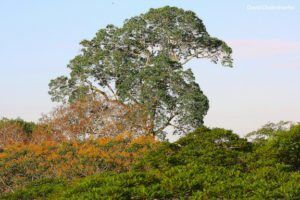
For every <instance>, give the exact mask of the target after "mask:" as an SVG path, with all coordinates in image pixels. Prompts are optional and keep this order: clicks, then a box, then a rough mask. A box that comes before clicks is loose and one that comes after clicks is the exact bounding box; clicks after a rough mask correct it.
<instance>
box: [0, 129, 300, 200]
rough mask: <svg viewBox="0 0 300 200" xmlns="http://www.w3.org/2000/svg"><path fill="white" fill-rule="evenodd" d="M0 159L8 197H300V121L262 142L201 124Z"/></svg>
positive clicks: (20, 151) (14, 151)
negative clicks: (172, 134)
mask: <svg viewBox="0 0 300 200" xmlns="http://www.w3.org/2000/svg"><path fill="white" fill-rule="evenodd" d="M0 157H1V159H0V169H1V170H0V172H1V181H2V185H1V188H3V187H5V188H6V190H5V191H6V192H9V191H10V193H8V194H6V195H4V196H2V199H45V198H47V199H101V198H103V199H178V198H190V199H211V198H218V199H297V198H298V197H299V196H300V184H299V183H300V172H299V160H300V125H294V126H292V127H291V128H290V129H289V130H276V131H273V132H272V133H271V134H269V136H268V137H267V138H266V139H265V140H259V142H257V141H256V140H255V139H254V140H252V142H249V141H247V140H246V139H243V138H240V137H239V136H238V135H236V134H234V133H232V132H231V131H228V130H224V129H217V128H216V129H208V128H205V127H202V128H199V129H197V130H196V131H194V132H192V133H189V134H187V135H186V136H184V137H182V138H181V139H179V140H178V141H177V142H175V143H169V142H157V141H155V140H154V139H153V138H150V137H138V138H130V137H128V136H126V135H125V136H122V137H121V136H120V137H118V138H115V139H99V140H95V141H85V142H81V143H74V142H73V143H71V142H66V143H62V144H47V145H46V144H43V145H29V146H28V145H26V146H24V145H23V146H22V145H17V146H12V147H9V148H8V149H5V150H4V152H3V153H1V154H0ZM3 182H4V183H5V185H3ZM2 192H3V190H2Z"/></svg>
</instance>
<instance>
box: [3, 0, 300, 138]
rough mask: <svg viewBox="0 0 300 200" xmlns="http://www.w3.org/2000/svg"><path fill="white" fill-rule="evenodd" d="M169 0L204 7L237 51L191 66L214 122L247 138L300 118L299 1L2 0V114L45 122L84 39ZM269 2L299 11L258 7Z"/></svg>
mask: <svg viewBox="0 0 300 200" xmlns="http://www.w3.org/2000/svg"><path fill="white" fill-rule="evenodd" d="M165 5H171V6H177V7H180V8H183V9H187V10H192V11H194V12H196V13H197V15H198V16H199V17H200V18H201V19H202V20H203V21H204V24H205V25H206V28H207V30H208V32H209V33H210V34H211V35H212V36H215V37H218V38H220V39H222V40H224V41H226V42H227V43H228V44H229V45H230V46H231V47H232V48H233V51H234V54H233V57H234V60H235V63H234V68H232V69H231V68H224V67H222V66H220V65H215V64H212V63H210V62H209V61H206V60H194V61H192V62H190V63H188V64H187V66H186V67H191V68H192V70H193V72H194V73H195V76H196V78H197V81H198V82H199V84H200V86H201V88H202V90H203V91H204V92H205V94H206V95H207V96H208V98H209V100H210V110H209V112H208V115H207V116H206V118H205V123H206V125H208V126H211V127H216V126H218V127H224V128H228V129H232V130H234V131H235V132H237V133H239V134H241V135H243V134H245V133H247V132H249V131H251V130H255V129H256V128H258V127H260V126H261V125H263V124H265V123H266V122H268V121H274V122H276V121H279V120H291V121H300V92H299V86H300V78H299V75H300V23H299V19H300V2H299V1H292V0H285V1H276V0H274V1H267V0H265V1H264V0H260V1H250V0H248V1H247V0H244V1H234V0H231V1H213V0H206V1H200V0H126V1H125V0H109V1H106V0H105V1H104V0H103V1H100V0H98V1H96V0H94V1H92V0H86V1H79V0H72V1H71V0H64V1H61V0H51V1H38V0H27V1H17V0H1V1H0V28H1V31H0V44H1V45H0V61H1V62H0V95H1V96H0V117H3V116H6V117H10V118H12V117H18V116H19V117H22V118H24V119H26V120H34V121H36V120H38V118H39V117H40V116H41V113H47V112H49V111H50V110H51V108H52V107H53V106H55V104H53V103H51V101H50V97H49V96H48V94H47V91H48V83H49V80H50V79H52V78H55V77H56V76H58V75H62V74H66V73H67V72H68V71H67V70H66V65H67V63H68V61H69V60H70V59H71V58H73V57H74V56H75V55H76V54H78V53H79V49H80V47H79V45H78V43H79V42H80V41H81V40H82V39H90V38H92V37H93V36H94V34H95V33H96V31H97V30H99V29H100V28H102V27H104V26H106V25H107V24H115V25H118V26H120V25H122V23H123V21H124V20H125V19H126V18H130V17H132V16H135V15H138V14H140V13H143V12H146V11H147V10H149V9H150V8H157V7H161V6H165ZM265 5H266V6H281V7H284V6H291V7H292V9H285V10H284V9H281V10H279V9H273V10H272V9H271V10H270V9H253V7H255V6H256V7H259V6H260V7H263V6H265ZM250 8H252V9H250Z"/></svg>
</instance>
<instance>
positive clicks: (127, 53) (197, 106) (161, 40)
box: [49, 7, 232, 135]
mask: <svg viewBox="0 0 300 200" xmlns="http://www.w3.org/2000/svg"><path fill="white" fill-rule="evenodd" d="M81 45H82V47H83V48H82V53H81V54H80V55H78V56H76V57H75V58H74V59H73V60H71V61H70V63H69V65H68V68H69V69H70V70H71V73H70V77H66V76H60V77H58V78H56V79H54V80H52V81H51V82H50V84H49V87H50V91H49V94H50V95H51V96H52V100H53V101H63V102H73V101H74V100H76V99H80V98H81V97H83V96H85V95H87V94H91V95H93V96H95V97H96V96H97V97H99V96H101V97H102V98H103V99H106V100H116V101H119V102H121V103H123V104H125V105H142V106H143V107H145V108H146V109H147V112H148V120H149V124H151V132H152V133H153V134H155V135H159V134H161V135H165V133H166V130H167V129H168V130H170V131H173V132H174V133H186V132H187V131H191V130H193V129H194V128H196V127H198V126H200V125H201V124H202V123H203V117H204V115H205V114H206V113H207V110H208V108H209V105H208V99H207V98H206V96H205V95H204V94H203V92H202V91H201V89H200V87H199V85H198V84H197V83H196V82H195V78H194V75H193V73H192V71H191V70H190V69H187V70H184V69H183V65H184V64H186V63H187V62H188V61H190V60H191V59H193V58H208V59H210V60H211V61H213V62H215V63H217V62H218V61H220V62H221V63H222V64H223V65H224V66H232V59H231V48H230V47H228V46H227V45H226V43H224V42H223V41H221V40H219V39H217V38H213V37H211V36H210V35H209V34H208V33H207V31H206V29H205V26H204V24H203V23H202V21H201V20H200V19H199V18H198V17H197V16H196V14H195V13H193V12H191V11H184V10H182V9H179V8H175V7H163V8H159V9H151V10H150V11H149V12H147V13H146V14H142V15H140V16H137V17H133V18H131V19H129V20H126V21H125V23H124V25H123V26H122V27H120V28H118V27H115V26H113V25H108V26H107V27H106V28H104V29H100V30H99V31H98V32H97V34H96V36H95V37H94V38H93V39H91V40H83V41H82V42H81ZM168 127H171V128H168Z"/></svg>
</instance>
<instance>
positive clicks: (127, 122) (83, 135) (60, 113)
mask: <svg viewBox="0 0 300 200" xmlns="http://www.w3.org/2000/svg"><path fill="white" fill-rule="evenodd" d="M146 117H147V116H146V114H145V112H143V111H142V108H141V107H139V106H138V105H132V106H127V105H124V104H122V103H120V102H119V101H105V100H93V99H90V98H82V99H80V100H77V101H75V102H73V103H71V104H66V105H61V106H59V107H58V108H56V109H54V111H53V112H51V113H50V114H48V115H45V116H43V118H42V119H41V120H40V124H39V128H40V129H41V130H39V129H37V130H36V131H35V132H34V139H35V140H37V141H43V140H54V141H63V140H69V139H71V140H74V139H75V140H76V139H80V140H83V139H90V138H94V139H96V138H103V137H106V138H110V137H115V136H117V135H119V134H122V133H124V132H128V133H132V134H133V136H135V137H136V136H139V135H145V134H147V133H148V132H149V130H148V129H149V127H148V126H147V118H146Z"/></svg>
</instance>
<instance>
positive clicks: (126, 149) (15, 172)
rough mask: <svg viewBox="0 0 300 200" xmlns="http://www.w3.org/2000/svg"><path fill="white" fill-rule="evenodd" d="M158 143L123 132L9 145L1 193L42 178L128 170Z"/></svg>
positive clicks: (1, 167)
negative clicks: (58, 140) (108, 135)
mask: <svg viewBox="0 0 300 200" xmlns="http://www.w3.org/2000/svg"><path fill="white" fill-rule="evenodd" d="M157 144H158V142H157V141H155V139H154V138H153V137H152V136H145V135H143V136H138V137H136V136H135V135H132V134H129V133H124V134H120V135H119V136H117V137H114V138H108V137H104V138H98V139H95V140H84V141H76V140H72V141H64V142H56V141H43V142H41V143H39V144H38V143H29V144H23V143H19V144H17V143H16V144H14V145H9V146H7V147H6V148H5V150H4V152H2V153H0V178H1V181H0V191H1V192H7V191H10V190H11V189H12V188H17V187H21V186H22V185H24V184H26V183H29V182H31V181H32V180H36V179H40V178H59V177H60V178H66V179H72V178H76V177H82V176H87V175H92V174H95V173H101V172H103V171H118V172H119V171H126V170H129V169H130V167H132V164H133V163H134V162H135V161H136V160H137V159H139V158H141V157H142V156H143V155H144V154H145V152H146V151H149V150H150V149H153V148H156V147H157Z"/></svg>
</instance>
